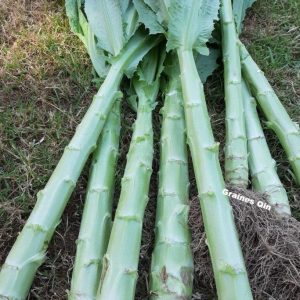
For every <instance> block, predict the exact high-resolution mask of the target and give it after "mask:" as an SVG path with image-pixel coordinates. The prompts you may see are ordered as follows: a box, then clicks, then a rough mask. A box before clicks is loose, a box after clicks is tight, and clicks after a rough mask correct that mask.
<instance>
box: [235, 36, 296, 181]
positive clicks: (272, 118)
mask: <svg viewBox="0 0 300 300" xmlns="http://www.w3.org/2000/svg"><path fill="white" fill-rule="evenodd" d="M240 55H241V62H242V71H243V76H244V78H245V80H246V81H247V83H248V84H249V86H250V89H251V91H252V92H253V95H254V96H255V98H256V100H257V102H258V104H259V106H260V107H261V109H262V111H263V112H264V114H265V116H266V118H267V120H268V123H267V125H268V127H269V128H271V129H272V130H273V131H274V132H275V134H276V135H277V137H278V139H279V141H280V143H281V145H282V147H283V148H284V150H285V152H286V154H287V156H288V160H289V162H290V165H291V167H292V169H293V172H294V175H295V180H296V182H297V184H298V185H300V130H299V125H298V124H296V123H294V122H293V121H292V120H291V118H290V116H289V115H288V113H287V112H286V110H285V108H284V106H283V105H282V103H281V102H280V100H279V99H278V97H277V95H276V93H275V92H274V90H273V88H272V87H271V85H270V84H269V82H268V80H267V79H266V77H265V76H264V74H263V72H262V71H261V70H260V69H259V67H258V66H257V64H256V63H255V61H254V60H253V59H252V57H251V56H250V54H249V52H248V51H247V49H246V47H245V46H244V45H243V44H242V43H241V42H240Z"/></svg>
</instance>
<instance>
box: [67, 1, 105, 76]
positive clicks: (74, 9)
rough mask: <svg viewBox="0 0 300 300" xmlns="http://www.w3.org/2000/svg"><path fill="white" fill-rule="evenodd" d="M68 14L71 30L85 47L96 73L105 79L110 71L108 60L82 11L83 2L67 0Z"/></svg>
mask: <svg viewBox="0 0 300 300" xmlns="http://www.w3.org/2000/svg"><path fill="white" fill-rule="evenodd" d="M66 12H67V16H68V18H69V23H70V27H71V30H72V31H73V32H74V33H75V34H76V35H77V36H78V37H79V38H80V40H81V41H82V42H83V44H84V45H85V47H86V49H87V51H88V53H89V56H90V58H91V61H92V64H93V67H94V69H95V71H96V73H97V74H98V75H99V77H101V78H103V77H105V76H106V74H107V71H108V67H107V63H106V61H107V58H106V56H105V55H104V52H103V50H101V49H99V48H98V47H97V42H96V39H95V35H94V33H93V32H92V29H91V27H90V25H89V23H88V22H87V20H86V17H85V15H84V14H83V12H82V11H81V0H66Z"/></svg>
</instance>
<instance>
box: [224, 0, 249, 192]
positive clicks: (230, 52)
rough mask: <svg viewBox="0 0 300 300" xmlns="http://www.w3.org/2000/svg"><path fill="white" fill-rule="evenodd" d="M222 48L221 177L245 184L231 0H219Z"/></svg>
mask: <svg viewBox="0 0 300 300" xmlns="http://www.w3.org/2000/svg"><path fill="white" fill-rule="evenodd" d="M220 15H221V26H222V50H223V61H224V87H225V101H226V147H225V179H226V181H227V182H228V183H231V184H234V185H239V186H242V187H247V185H248V155H247V138H246V128H245V115H244V108H243V98H242V88H241V63H240V55H239V47H238V38H237V33H236V28H235V22H234V18H233V13H232V5H231V0H222V1H221V11H220Z"/></svg>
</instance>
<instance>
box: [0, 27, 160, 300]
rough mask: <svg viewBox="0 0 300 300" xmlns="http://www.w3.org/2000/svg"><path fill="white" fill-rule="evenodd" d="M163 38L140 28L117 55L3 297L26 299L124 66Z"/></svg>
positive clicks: (34, 219)
mask: <svg viewBox="0 0 300 300" xmlns="http://www.w3.org/2000/svg"><path fill="white" fill-rule="evenodd" d="M157 42H158V39H157V38H156V37H146V36H145V35H144V34H143V33H142V32H137V33H136V34H135V36H133V37H132V38H131V39H130V41H129V42H128V44H127V45H126V46H125V48H124V49H123V51H122V53H121V54H120V55H119V56H118V57H117V58H116V59H115V60H114V62H113V65H112V66H111V67H110V70H109V72H108V75H107V77H106V78H105V80H104V82H103V84H102V86H101V88H100V90H99V91H98V93H97V94H96V96H95V97H94V100H93V102H92V104H91V105H90V107H89V109H88V111H87V112H86V114H85V116H84V117H83V119H82V122H81V123H80V125H79V126H78V127H77V129H76V132H75V134H74V136H73V138H72V140H71V142H70V143H69V145H68V146H67V147H66V148H65V151H64V153H63V155H62V157H61V159H60V161H59V163H58V165H57V167H56V168H55V170H54V172H53V174H52V176H51V177H50V179H49V181H48V183H47V185H46V186H45V188H44V189H43V190H42V191H40V192H39V193H38V200H37V204H36V205H35V207H34V208H33V210H32V213H31V215H30V217H29V219H28V221H27V222H26V224H25V226H24V228H23V230H22V231H21V233H20V234H19V236H18V238H17V240H16V242H15V244H14V245H13V248H12V249H11V251H10V253H9V255H8V257H7V259H6V261H5V263H4V265H3V266H2V269H1V272H0V298H1V297H3V298H8V299H18V300H19V299H25V298H26V295H27V293H28V291H29V289H30V286H31V284H32V281H33V278H34V275H35V273H36V271H37V269H38V267H39V266H40V265H41V264H42V262H43V260H44V258H45V252H46V250H47V247H48V244H49V242H50V240H51V237H52V235H53V233H54V231H55V228H56V226H57V225H58V224H59V220H60V218H61V215H62V213H63V211H64V208H65V206H66V204H67V202H68V199H69V198H70V195H71V193H72V191H73V189H74V187H75V184H76V181H77V179H78V177H79V175H80V173H81V170H82V168H83V167H84V165H85V162H86V160H87V159H88V157H89V155H90V154H91V152H93V150H95V148H96V143H97V140H98V137H99V135H100V133H101V131H102V128H103V126H104V123H105V121H106V119H107V116H108V114H109V112H110V111H111V108H112V106H113V104H114V102H115V100H116V99H117V98H118V97H120V92H119V85H120V82H121V79H122V77H123V74H124V72H125V71H126V70H127V69H128V68H130V69H132V67H133V65H136V63H137V62H138V61H139V60H140V59H141V58H142V57H143V56H144V55H145V54H146V53H147V52H148V51H149V50H150V49H151V48H152V47H153V46H154V45H156V44H157Z"/></svg>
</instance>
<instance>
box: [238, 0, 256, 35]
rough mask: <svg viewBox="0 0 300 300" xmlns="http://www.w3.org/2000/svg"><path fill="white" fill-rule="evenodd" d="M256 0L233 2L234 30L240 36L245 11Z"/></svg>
mask: <svg viewBox="0 0 300 300" xmlns="http://www.w3.org/2000/svg"><path fill="white" fill-rule="evenodd" d="M255 1H256V0H233V8H232V9H233V14H234V20H235V23H236V28H237V31H238V33H239V34H240V33H241V31H242V26H243V21H244V19H245V16H246V10H247V9H248V8H249V7H251V6H252V4H253V3H254V2H255Z"/></svg>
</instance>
